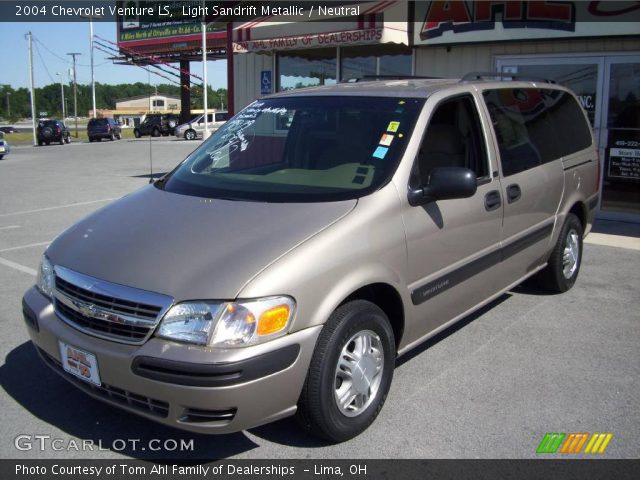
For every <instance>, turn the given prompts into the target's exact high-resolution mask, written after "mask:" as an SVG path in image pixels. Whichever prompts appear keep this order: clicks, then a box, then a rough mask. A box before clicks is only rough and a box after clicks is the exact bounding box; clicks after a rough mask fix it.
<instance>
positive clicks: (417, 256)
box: [23, 75, 599, 441]
mask: <svg viewBox="0 0 640 480" xmlns="http://www.w3.org/2000/svg"><path fill="white" fill-rule="evenodd" d="M598 164H599V161H598V158H597V154H596V149H595V146H594V142H593V137H592V135H591V130H590V127H589V123H588V120H587V117H586V115H585V113H584V112H583V111H582V109H581V108H580V106H579V103H578V101H577V99H576V97H575V96H574V94H573V93H571V92H570V91H569V90H567V89H566V88H563V87H560V86H558V85H555V84H552V83H545V82H544V81H524V80H516V79H510V80H495V79H486V78H485V77H482V76H480V75H475V76H470V77H465V78H463V79H462V80H418V79H400V80H385V81H371V82H356V83H346V84H339V85H335V86H329V87H318V88H309V89H304V90H295V91H288V92H283V93H279V94H276V95H272V96H269V97H267V98H264V99H261V100H258V101H255V102H254V103H252V104H251V105H249V106H248V107H247V108H245V109H244V110H242V111H241V112H240V113H239V114H237V115H236V116H234V117H233V118H232V119H230V120H229V121H228V122H227V123H226V124H225V125H224V126H222V127H221V128H220V129H219V130H218V131H217V132H216V133H215V134H213V135H212V136H211V137H210V138H209V139H208V140H207V141H205V142H204V143H203V144H202V145H201V146H200V147H199V148H198V149H196V150H195V151H194V152H193V153H192V154H190V155H189V156H188V157H187V158H186V159H185V160H184V161H183V162H181V163H180V164H179V165H178V166H177V167H176V168H175V169H174V170H173V171H172V172H170V173H169V174H167V175H166V176H164V177H163V178H161V179H160V180H158V181H156V182H155V183H154V184H152V185H149V186H147V187H144V188H142V189H140V190H138V191H136V192H133V193H131V194H129V195H127V196H125V197H124V198H122V199H120V200H118V201H116V202H114V203H112V204H111V205H108V206H107V207H105V208H102V209H101V210H98V211H97V212H95V213H94V214H92V215H90V216H89V217H87V218H85V219H84V220H82V221H81V222H79V223H77V224H76V225H74V226H72V227H71V228H70V229H68V230H67V231H65V232H64V233H62V234H61V235H60V236H59V237H58V238H56V240H55V241H54V242H53V243H52V244H51V245H50V246H49V247H48V249H47V251H46V252H45V254H44V256H43V259H42V264H41V266H40V269H39V276H38V281H37V285H36V286H35V287H34V288H31V289H30V290H29V291H27V292H26V294H25V296H24V299H23V310H24V312H23V313H24V318H25V320H26V323H27V325H28V330H29V334H30V336H31V339H32V340H33V343H34V344H35V346H36V348H37V350H38V352H39V353H40V355H41V357H42V359H43V360H44V362H45V363H46V364H47V365H49V366H50V367H51V368H53V369H54V370H55V371H57V372H58V373H60V374H61V375H62V376H63V377H64V378H66V379H67V380H69V381H70V382H71V383H73V384H74V385H76V386H77V387H79V388H81V389H82V390H84V391H85V392H87V393H88V394H89V395H91V396H93V397H95V398H98V399H101V400H104V401H105V402H108V403H110V404H112V405H114V406H118V407H121V408H124V409H126V410H128V411H131V412H135V413H138V414H140V415H142V416H144V417H146V418H148V419H152V420H155V421H158V422H161V423H163V424H166V425H170V426H174V427H178V428H182V429H186V430H191V431H194V432H201V433H227V432H234V431H238V430H242V429H246V428H249V427H253V426H256V425H259V424H263V423H267V422H271V421H274V420H277V419H280V418H283V417H286V416H289V415H293V414H297V417H298V418H299V420H300V423H301V424H302V425H303V426H304V427H305V428H306V429H308V430H309V431H311V432H313V433H314V434H316V435H320V436H322V437H324V438H327V439H329V440H332V441H343V440H346V439H348V438H351V437H354V436H355V435H357V434H359V433H360V432H362V431H363V430H365V429H366V428H367V427H368V426H369V425H370V424H371V423H372V422H373V421H374V419H375V418H376V416H377V415H378V413H379V412H380V409H381V408H382V406H383V404H384V402H385V399H386V396H387V392H388V391H389V388H390V385H391V379H392V376H393V370H394V364H395V361H396V357H397V356H398V355H402V354H404V353H405V352H407V351H409V350H410V349H411V348H413V347H415V346H416V345H418V344H420V343H421V342H424V341H425V340H426V339H428V338H429V337H431V336H433V335H434V334H436V333H437V332H439V331H441V330H443V329H444V328H447V327H448V326H449V325H451V324H452V323H454V322H456V321H457V320H459V319H460V318H462V317H464V316H466V315H468V314H469V313H470V312H472V311H474V310H476V309H478V308H479V307H481V306H483V305H485V304H487V303H488V302H490V301H491V300H492V299H495V298H496V297H498V296H499V295H501V294H502V293H503V292H505V291H507V290H509V289H511V288H512V287H514V286H515V285H517V284H519V283H520V282H522V281H523V280H525V279H526V278H528V277H531V276H533V275H536V277H537V278H538V280H539V282H540V284H541V285H542V286H544V287H545V288H547V289H548V290H550V291H554V292H563V291H565V290H567V289H569V288H571V287H572V286H573V284H574V282H575V281H576V277H577V275H578V271H579V269H580V262H581V259H582V239H583V237H584V236H585V235H586V234H587V232H589V230H590V228H591V225H592V222H593V219H594V212H595V207H596V204H597V199H598V172H599V167H598Z"/></svg>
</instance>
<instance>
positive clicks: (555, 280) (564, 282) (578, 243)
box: [536, 213, 583, 293]
mask: <svg viewBox="0 0 640 480" xmlns="http://www.w3.org/2000/svg"><path fill="white" fill-rule="evenodd" d="M582 235H583V230H582V224H581V223H580V220H578V217H576V216H575V215H574V214H572V213H570V214H569V215H567V218H566V220H565V222H564V225H563V226H562V230H560V236H559V237H558V241H557V242H556V244H555V246H554V247H553V250H552V252H551V255H550V256H549V261H548V263H547V266H546V267H545V268H544V270H542V271H541V272H540V273H539V274H538V275H537V278H536V280H537V282H538V284H539V285H540V286H541V287H542V288H544V289H545V290H549V291H550V292H554V293H562V292H566V291H567V290H569V289H570V288H571V287H573V285H574V283H576V279H577V278H578V272H579V271H580V264H581V262H582Z"/></svg>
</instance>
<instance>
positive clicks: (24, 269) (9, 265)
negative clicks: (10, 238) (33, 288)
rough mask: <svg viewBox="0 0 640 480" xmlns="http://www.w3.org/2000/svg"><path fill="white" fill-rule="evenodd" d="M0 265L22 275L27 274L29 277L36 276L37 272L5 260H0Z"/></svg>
mask: <svg viewBox="0 0 640 480" xmlns="http://www.w3.org/2000/svg"><path fill="white" fill-rule="evenodd" d="M0 265H4V266H6V267H10V268H13V269H15V270H19V271H21V272H23V273H28V274H29V275H33V276H34V277H35V276H36V275H38V272H37V271H35V270H34V269H33V268H29V267H25V266H24V265H20V264H19V263H16V262H12V261H11V260H7V259H6V258H0Z"/></svg>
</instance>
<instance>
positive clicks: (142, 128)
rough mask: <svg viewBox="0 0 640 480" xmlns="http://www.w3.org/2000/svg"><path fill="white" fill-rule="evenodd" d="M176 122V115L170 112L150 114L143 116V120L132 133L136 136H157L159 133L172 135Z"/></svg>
mask: <svg viewBox="0 0 640 480" xmlns="http://www.w3.org/2000/svg"><path fill="white" fill-rule="evenodd" d="M177 124H178V117H176V116H175V115H171V114H159V113H158V114H155V113H154V114H150V115H147V116H146V117H145V119H144V120H143V122H142V123H141V124H140V125H139V126H137V127H136V128H134V130H133V135H134V136H135V137H136V138H140V137H143V136H145V135H151V136H152V137H159V136H160V135H164V136H167V135H173V134H174V132H175V129H176V125H177Z"/></svg>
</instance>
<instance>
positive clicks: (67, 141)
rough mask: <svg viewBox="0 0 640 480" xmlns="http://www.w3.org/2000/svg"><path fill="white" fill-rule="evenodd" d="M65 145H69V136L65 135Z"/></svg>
mask: <svg viewBox="0 0 640 480" xmlns="http://www.w3.org/2000/svg"><path fill="white" fill-rule="evenodd" d="M64 141H65V143H66V144H67V145H68V144H70V143H71V136H70V135H67V137H66V138H65V139H64Z"/></svg>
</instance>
